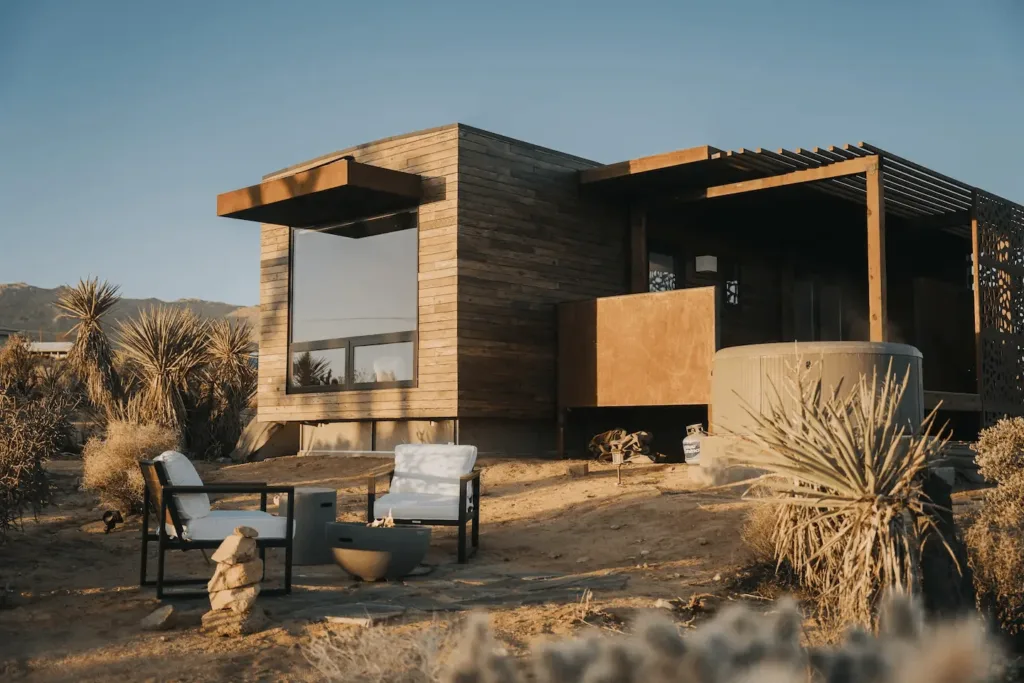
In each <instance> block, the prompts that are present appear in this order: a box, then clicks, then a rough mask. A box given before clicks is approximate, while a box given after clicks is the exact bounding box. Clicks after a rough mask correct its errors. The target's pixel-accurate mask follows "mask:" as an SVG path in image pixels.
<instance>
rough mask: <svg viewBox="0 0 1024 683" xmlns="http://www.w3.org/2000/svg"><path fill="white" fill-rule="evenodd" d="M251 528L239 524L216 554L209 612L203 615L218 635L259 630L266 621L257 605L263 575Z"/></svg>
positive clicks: (207, 627) (205, 625) (207, 626)
mask: <svg viewBox="0 0 1024 683" xmlns="http://www.w3.org/2000/svg"><path fill="white" fill-rule="evenodd" d="M258 535H259V534H258V533H257V531H256V530H255V529H253V528H251V527H247V526H240V527H237V528H236V529H235V531H234V533H233V534H232V535H231V536H228V537H227V538H225V539H224V542H223V543H221V544H220V547H219V548H217V552H215V553H214V554H213V558H212V559H213V561H214V562H216V563H217V570H216V571H215V572H214V574H213V578H212V579H210V582H209V583H208V584H207V585H206V588H207V590H208V591H209V592H210V608H211V609H210V611H209V612H207V613H206V614H204V615H203V630H204V631H208V632H211V633H214V634H217V635H246V634H249V633H256V632H257V631H259V630H261V629H262V628H263V627H264V625H265V624H266V621H267V617H266V615H265V614H264V613H263V610H262V609H260V608H258V607H256V597H257V596H258V595H259V594H260V580H261V579H262V577H263V560H261V559H260V557H259V549H258V548H257V547H256V537H257V536H258Z"/></svg>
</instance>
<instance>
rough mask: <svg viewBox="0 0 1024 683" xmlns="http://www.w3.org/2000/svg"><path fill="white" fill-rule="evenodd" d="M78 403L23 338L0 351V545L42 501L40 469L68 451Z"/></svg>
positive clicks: (46, 492) (45, 497)
mask: <svg viewBox="0 0 1024 683" xmlns="http://www.w3.org/2000/svg"><path fill="white" fill-rule="evenodd" d="M77 403H78V401H77V399H76V397H75V393H74V391H73V387H72V386H71V385H70V384H69V383H68V382H67V381H66V378H65V377H64V375H63V373H62V372H61V370H60V367H59V366H55V365H52V364H49V363H45V362H42V361H40V360H39V359H38V358H36V357H34V356H33V355H32V354H31V353H30V352H29V343H28V340H27V339H25V338H24V337H20V336H14V337H11V338H10V339H9V340H8V341H7V343H6V344H4V346H3V347H2V348H0V541H4V540H6V537H7V532H8V531H9V530H10V529H11V528H12V527H13V526H14V525H16V524H17V523H18V522H19V521H20V520H21V518H22V515H24V514H25V513H26V512H28V511H30V510H31V511H32V512H33V513H36V512H38V511H39V509H40V508H41V507H42V506H43V505H44V504H45V503H46V502H47V500H48V498H49V484H48V482H47V478H46V470H45V468H44V465H45V463H46V460H47V459H48V458H50V457H51V456H53V455H54V454H56V453H58V452H60V451H61V450H64V449H65V448H67V446H68V444H69V442H70V435H71V415H72V413H73V412H74V410H75V407H76V406H77Z"/></svg>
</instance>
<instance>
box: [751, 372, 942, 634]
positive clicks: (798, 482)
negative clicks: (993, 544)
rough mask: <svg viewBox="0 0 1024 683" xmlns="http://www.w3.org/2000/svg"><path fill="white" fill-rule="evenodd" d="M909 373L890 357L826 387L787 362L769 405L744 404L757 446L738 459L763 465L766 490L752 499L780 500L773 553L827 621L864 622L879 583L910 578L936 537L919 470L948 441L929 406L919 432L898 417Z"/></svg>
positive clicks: (907, 583) (910, 581) (906, 582)
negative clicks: (876, 369)
mask: <svg viewBox="0 0 1024 683" xmlns="http://www.w3.org/2000/svg"><path fill="white" fill-rule="evenodd" d="M908 377H909V369H908V372H907V374H906V375H904V377H903V379H902V381H900V380H898V379H897V378H896V376H895V375H894V373H893V372H892V368H891V365H890V367H889V370H888V371H887V372H886V374H885V376H884V378H882V379H881V380H880V379H879V377H878V373H872V376H871V377H870V378H868V377H866V376H861V377H860V378H859V380H858V382H857V384H856V386H854V387H853V388H852V390H851V391H849V392H841V391H840V389H839V388H836V389H835V390H833V391H831V392H829V393H828V394H825V393H824V392H823V391H822V384H821V380H820V379H818V380H811V379H810V378H809V373H807V372H800V371H795V372H793V373H792V374H791V375H790V377H789V378H788V386H787V387H786V388H787V389H788V392H787V396H785V397H784V396H783V395H782V394H781V393H780V392H779V391H778V390H775V391H774V393H773V394H772V395H770V396H769V398H768V401H767V406H766V409H765V410H763V411H755V410H753V409H750V408H748V412H749V413H750V415H751V417H752V419H753V420H754V428H753V430H752V433H751V434H749V435H747V436H746V437H745V438H747V439H748V440H749V441H750V442H751V443H752V444H753V445H754V446H755V448H754V449H752V451H753V452H752V453H751V454H749V456H747V457H745V461H746V463H745V464H748V465H751V466H754V467H757V468H761V469H763V470H765V471H767V472H768V474H767V475H766V478H765V480H764V481H763V483H764V484H765V485H767V486H768V487H769V488H770V490H771V491H772V494H773V495H770V496H768V497H762V498H758V499H755V500H756V502H759V503H768V504H772V505H777V506H778V514H777V517H776V525H775V527H774V535H773V539H772V540H773V542H774V545H775V555H776V558H777V560H778V562H779V563H780V565H781V564H782V563H783V562H785V563H786V564H788V565H789V566H790V567H791V568H792V569H793V570H794V571H795V572H796V573H797V576H798V579H799V581H800V582H801V584H802V585H803V586H804V587H805V588H807V589H808V590H809V592H810V594H811V595H813V596H814V597H815V598H816V599H817V602H818V606H819V608H820V610H821V615H822V617H823V619H824V621H826V622H831V623H833V624H836V623H843V624H849V623H859V624H863V625H865V626H870V625H871V624H872V623H873V622H872V615H873V614H874V613H875V611H876V608H877V605H878V601H879V598H880V596H881V595H882V594H883V593H884V592H885V591H886V590H892V589H900V590H907V591H914V590H916V589H917V586H918V583H919V569H920V567H919V560H918V558H919V552H920V547H921V543H922V541H923V539H924V537H925V536H926V535H927V534H937V535H938V538H939V539H940V540H942V537H941V534H940V533H939V531H938V528H937V527H936V525H935V524H934V523H933V522H932V520H933V518H934V512H935V508H934V506H933V505H932V503H931V502H930V501H929V500H928V499H927V498H926V497H925V496H924V495H923V493H922V490H921V483H922V481H921V480H922V475H923V474H924V473H925V469H926V467H927V466H928V463H929V460H930V459H932V458H934V457H936V456H937V454H939V453H940V451H941V450H942V449H943V447H944V446H945V440H944V439H943V438H941V437H940V436H937V435H932V433H931V428H932V425H933V423H934V420H935V412H934V411H933V412H932V413H931V414H929V415H928V416H927V417H926V418H925V419H924V421H923V422H922V424H921V425H920V428H919V429H918V430H916V431H912V430H911V429H910V427H909V426H908V425H907V424H903V423H901V422H900V421H899V419H898V417H897V412H898V408H899V406H900V402H901V401H902V399H903V395H904V392H905V390H906V386H907V380H908ZM942 542H943V543H944V544H945V545H946V548H947V550H949V545H948V544H946V542H945V540H942ZM950 553H951V554H952V551H950Z"/></svg>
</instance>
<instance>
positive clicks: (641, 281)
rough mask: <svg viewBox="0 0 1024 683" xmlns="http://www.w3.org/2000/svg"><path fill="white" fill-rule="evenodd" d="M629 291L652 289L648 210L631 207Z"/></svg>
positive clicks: (638, 291)
mask: <svg viewBox="0 0 1024 683" xmlns="http://www.w3.org/2000/svg"><path fill="white" fill-rule="evenodd" d="M629 291H630V292H632V293H633V294H637V293H641V292H647V291H650V264H649V263H648V254H647V211H646V210H645V209H644V208H643V207H641V206H636V205H633V206H630V207H629Z"/></svg>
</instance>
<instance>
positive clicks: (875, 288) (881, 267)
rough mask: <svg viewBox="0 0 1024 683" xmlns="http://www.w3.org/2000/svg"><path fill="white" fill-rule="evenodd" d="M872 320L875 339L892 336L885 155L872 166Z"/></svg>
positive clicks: (869, 203) (869, 190)
mask: <svg viewBox="0 0 1024 683" xmlns="http://www.w3.org/2000/svg"><path fill="white" fill-rule="evenodd" d="M866 175H867V195H868V197H867V218H868V313H869V316H868V320H869V324H870V335H871V336H870V337H869V339H870V340H871V341H873V342H884V341H886V340H887V338H888V326H889V323H888V317H887V312H886V283H885V190H884V187H883V185H882V158H881V157H878V163H877V164H873V165H871V166H869V167H868V169H867V171H866Z"/></svg>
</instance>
